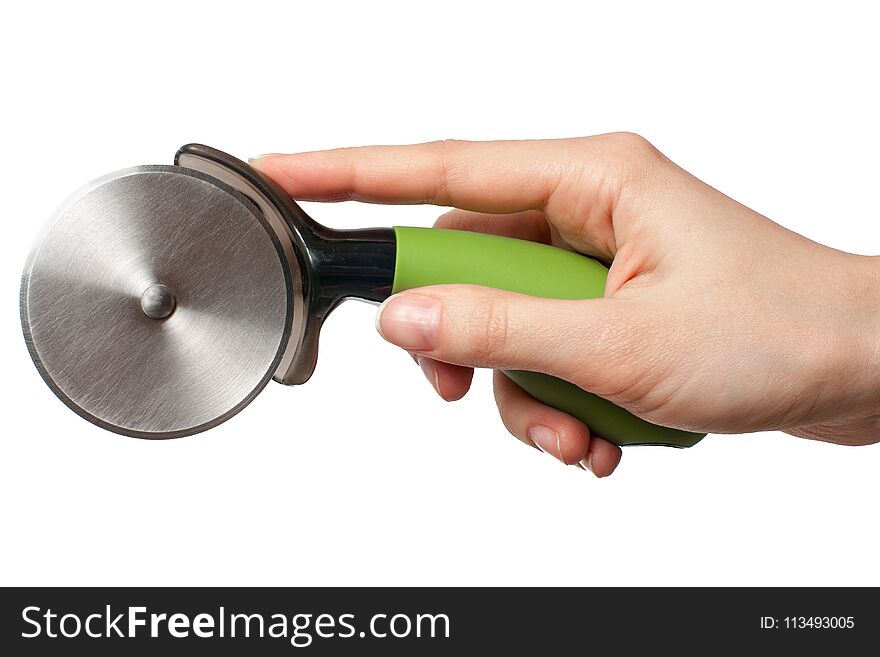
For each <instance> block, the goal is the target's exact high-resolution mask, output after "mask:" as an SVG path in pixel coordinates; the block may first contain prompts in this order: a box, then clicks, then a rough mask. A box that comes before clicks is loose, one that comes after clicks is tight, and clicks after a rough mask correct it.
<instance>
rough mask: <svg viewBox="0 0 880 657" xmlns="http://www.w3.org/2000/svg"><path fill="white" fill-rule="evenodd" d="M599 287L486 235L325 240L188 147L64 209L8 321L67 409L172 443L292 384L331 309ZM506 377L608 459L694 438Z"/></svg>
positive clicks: (273, 198) (559, 253) (218, 162)
mask: <svg viewBox="0 0 880 657" xmlns="http://www.w3.org/2000/svg"><path fill="white" fill-rule="evenodd" d="M606 275H607V269H606V268H605V267H604V266H603V265H602V264H601V263H599V262H597V261H595V260H592V259H590V258H587V257H585V256H581V255H579V254H575V253H571V252H569V251H565V250H563V249H557V248H554V247H552V246H547V245H544V244H536V243H532V242H527V241H522V240H516V239H510V238H504V237H497V236H493V235H482V234H477V233H470V232H464V231H452V230H439V229H430V228H403V227H397V228H393V229H392V228H372V229H361V230H335V229H331V228H328V227H326V226H322V225H321V224H319V223H317V222H316V221H315V220H313V219H312V218H311V217H309V216H308V215H307V214H306V213H305V212H304V211H303V210H302V209H301V208H300V207H299V206H298V205H297V204H296V203H295V202H294V201H292V200H291V199H290V198H289V197H288V196H287V195H286V194H285V193H284V192H283V191H282V190H281V189H280V188H279V187H278V186H277V185H275V184H274V183H273V182H272V181H271V180H269V179H268V178H266V177H264V176H263V175H262V174H260V173H259V172H258V171H256V170H255V169H254V168H252V167H251V166H249V165H248V164H246V163H244V162H242V161H240V160H238V159H236V158H234V157H231V156H229V155H227V154H225V153H222V152H221V151H218V150H216V149H213V148H209V147H207V146H203V145H200V144H189V145H186V146H184V147H183V148H181V149H180V151H178V153H177V155H176V157H175V159H174V164H173V165H171V166H140V167H134V168H131V169H125V170H123V171H117V172H115V173H111V174H108V175H106V176H104V177H102V178H100V179H98V180H96V181H94V182H92V183H91V184H89V185H87V186H85V187H84V188H82V189H81V190H79V191H78V192H76V193H75V194H74V195H73V196H72V197H71V198H70V199H69V200H68V201H67V202H66V203H65V204H64V206H63V207H62V208H61V210H60V211H59V212H58V213H57V216H56V217H55V218H54V220H52V221H51V222H50V223H49V224H48V226H47V228H46V229H45V232H44V234H43V235H42V237H41V238H40V239H39V240H38V241H37V244H36V246H35V247H34V249H33V251H32V253H31V255H30V257H29V259H28V261H27V264H26V266H25V270H24V275H23V277H22V286H21V318H22V326H23V330H24V335H25V340H26V342H27V346H28V349H29V350H30V354H31V357H32V358H33V361H34V363H35V364H36V366H37V369H38V370H39V372H40V374H41V375H42V377H43V379H44V380H45V381H46V383H47V384H48V385H49V387H50V388H51V389H52V391H53V392H54V393H55V394H56V395H57V396H58V397H59V398H60V399H61V400H62V401H63V402H64V403H65V404H67V405H68V406H69V407H70V408H71V409H73V410H74V411H76V412H77V413H78V414H80V415H81V416H82V417H84V418H86V419H87V420H89V421H91V422H93V423H95V424H96V425H98V426H100V427H103V428H105V429H109V430H110V431H115V432H117V433H120V434H124V435H127V436H135V437H138V438H175V437H180V436H187V435H190V434H194V433H198V432H200V431H204V430H206V429H210V428H211V427H214V426H216V425H218V424H220V423H221V422H223V421H224V420H227V419H228V418H230V417H231V416H233V415H234V414H236V413H237V412H238V411H240V410H241V409H242V408H244V407H245V406H247V404H248V403H249V402H250V401H251V400H252V399H253V398H254V397H255V396H256V395H257V394H258V393H259V392H260V390H262V389H263V387H264V386H265V385H266V384H267V383H268V382H269V380H270V379H274V380H275V381H278V382H280V383H283V384H288V385H290V384H300V383H305V382H306V381H307V380H308V379H309V377H310V376H311V374H312V371H313V370H314V368H315V363H316V360H317V355H318V336H319V334H320V331H321V326H322V324H323V322H324V319H325V318H326V317H327V315H328V314H329V313H330V312H331V311H332V310H333V309H334V308H335V307H336V306H337V305H338V304H339V303H340V302H342V301H343V300H345V299H349V298H360V299H365V300H367V301H372V302H377V303H378V302H381V301H382V300H384V299H385V298H386V297H388V296H389V295H390V294H392V293H394V292H399V291H401V290H405V289H409V288H413V287H419V286H423V285H432V284H439V283H471V284H479V285H488V286H492V287H497V288H502V289H507V290H514V291H517V292H521V293H525V294H531V295H535V296H542V297H549V298H560V299H582V298H593V297H601V296H602V295H603V294H604V289H605V279H606ZM505 373H506V374H507V376H509V377H510V378H511V379H513V380H514V381H515V382H516V383H517V384H519V385H520V386H522V387H523V388H524V389H525V390H526V391H527V392H529V393H530V394H531V395H532V396H534V397H535V398H537V399H539V400H540V401H542V402H544V403H546V404H549V405H550V406H554V407H556V408H558V409H560V410H562V411H565V412H566V413H570V414H571V415H574V416H575V417H577V418H579V419H581V420H583V421H584V422H586V423H587V424H588V425H589V426H590V427H591V428H592V430H593V431H594V432H595V433H596V434H597V435H601V436H603V437H605V438H607V439H608V440H611V441H612V442H615V443H617V444H619V445H630V444H655V445H670V446H677V447H688V446H691V445H693V444H695V443H696V442H697V441H699V440H700V439H701V438H702V437H703V436H702V435H701V434H695V433H689V432H686V431H681V430H677V429H670V428H666V427H660V426H656V425H652V424H649V423H647V422H645V421H643V420H641V419H639V418H637V417H635V416H634V415H632V414H630V413H628V412H627V411H625V410H623V409H621V408H619V407H617V406H614V405H613V404H611V403H610V402H608V401H607V400H605V399H602V398H600V397H597V396H595V395H592V394H590V393H587V392H585V391H584V390H582V389H580V388H578V387H577V386H574V385H572V384H571V383H568V382H565V381H562V380H560V379H555V378H553V377H550V376H548V375H545V374H538V373H534V372H519V371H516V372H505Z"/></svg>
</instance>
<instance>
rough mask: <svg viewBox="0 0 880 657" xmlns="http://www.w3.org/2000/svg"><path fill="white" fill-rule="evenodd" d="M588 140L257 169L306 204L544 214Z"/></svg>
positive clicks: (287, 161)
mask: <svg viewBox="0 0 880 657" xmlns="http://www.w3.org/2000/svg"><path fill="white" fill-rule="evenodd" d="M577 141H583V140H573V139H566V140H540V141H491V142H467V141H453V140H449V141H436V142H430V143H425V144H412V145H406V146H363V147H359V148H339V149H334V150H327V151H314V152H310V153H297V154H293V155H268V156H264V157H261V158H258V159H256V160H254V161H253V162H252V163H253V165H254V166H255V167H257V168H258V169H260V170H261V171H262V172H263V173H265V174H267V175H268V176H269V177H270V178H272V179H274V180H275V181H276V182H277V183H278V184H280V185H281V186H282V187H283V188H284V189H285V190H286V191H287V193H288V194H290V195H291V196H292V197H294V198H298V199H303V200H324V201H326V200H356V201H366V202H370V203H404V204H417V203H430V204H433V205H445V206H454V207H457V208H462V209H465V210H476V211H479V212H517V211H520V210H531V209H534V210H542V209H544V208H545V206H546V205H547V203H548V201H549V200H550V198H551V196H552V195H553V192H554V190H555V189H557V188H558V187H559V185H560V183H561V181H562V180H563V179H564V178H565V177H566V176H570V175H571V174H572V169H575V168H577V167H579V166H580V165H581V162H580V160H579V159H578V158H576V157H573V152H572V151H573V150H574V148H573V147H574V143H575V142H577Z"/></svg>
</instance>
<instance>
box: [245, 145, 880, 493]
mask: <svg viewBox="0 0 880 657" xmlns="http://www.w3.org/2000/svg"><path fill="white" fill-rule="evenodd" d="M254 165H255V166H256V167H257V168H259V169H260V170H261V171H263V172H264V173H266V174H267V175H269V176H270V177H272V178H273V179H275V180H276V181H277V182H278V183H279V184H280V185H281V186H282V187H283V188H284V189H285V190H286V191H287V192H288V193H289V194H290V195H291V196H293V197H294V198H297V199H304V200H320V201H339V200H357V201H366V202H374V203H409V204H415V203H431V204H434V205H444V206H453V207H455V208H457V209H455V210H452V211H451V212H448V213H447V214H444V215H443V216H441V217H440V219H439V220H438V221H437V223H436V225H437V226H438V227H442V228H454V229H460V230H471V231H478V232H484V233H494V234H498V235H506V236H510V237H517V238H521V239H527V240H533V241H539V242H546V243H550V244H554V245H556V246H560V247H563V248H568V249H573V250H576V251H579V252H581V253H584V254H587V255H589V256H592V257H594V258H597V259H599V260H603V261H605V262H612V264H611V269H610V273H609V276H608V281H607V286H606V289H605V298H603V299H590V300H581V301H565V300H555V299H539V298H535V297H529V296H525V295H520V294H515V293H512V292H505V291H500V290H495V289H491V288H484V287H478V286H464V285H440V286H431V287H426V288H420V289H416V290H410V291H407V292H403V293H400V294H396V295H394V296H392V297H391V298H389V299H388V300H387V301H385V303H384V304H383V305H382V307H381V309H380V316H379V322H378V326H379V327H380V332H381V334H382V335H383V337H385V339H387V340H388V341H390V342H392V343H394V344H396V345H398V346H400V347H402V348H404V349H406V350H407V351H409V352H411V353H412V354H413V355H414V357H415V358H416V360H417V361H418V362H419V363H420V365H421V367H422V369H423V370H424V372H425V374H426V376H427V377H428V379H429V381H431V383H432V385H433V386H434V388H435V389H436V390H437V392H438V393H439V394H440V396H441V397H443V398H444V399H447V400H450V401H451V400H455V399H460V398H461V397H462V396H464V394H465V393H466V392H467V390H468V389H469V387H470V384H471V378H472V376H473V368H474V367H489V368H493V369H496V370H500V369H519V370H531V371H536V372H545V373H547V374H551V375H554V376H557V377H559V378H562V379H566V380H568V381H570V382H572V383H574V384H576V385H578V386H580V387H582V388H584V389H585V390H588V391H590V392H593V393H595V394H598V395H600V396H602V397H605V398H607V399H609V400H610V401H612V402H613V403H615V404H617V405H619V406H621V407H623V408H625V409H627V410H629V411H631V412H632V413H634V414H635V415H637V416H639V417H641V418H643V419H645V420H648V421H650V422H653V423H656V424H661V425H665V426H670V427H676V428H680V429H686V430H690V431H699V432H715V433H740V432H750V431H761V430H768V429H780V430H783V431H786V432H788V433H790V434H792V435H795V436H800V437H804V438H813V439H818V440H825V441H830V442H836V443H840V444H849V445H856V444H867V443H873V442H877V441H878V440H880V414H878V408H880V404H878V402H880V383H878V381H877V380H876V379H877V374H876V372H877V371H878V368H877V364H878V344H877V342H878V341H877V338H876V337H875V333H876V329H877V327H876V321H875V318H877V317H878V316H880V315H878V305H880V295H877V294H876V293H875V290H876V289H877V282H878V271H880V270H878V268H880V265H878V263H877V261H876V258H873V257H864V256H856V255H852V254H848V253H844V252H841V251H837V250H834V249H831V248H829V247H826V246H823V245H821V244H817V243H815V242H812V241H810V240H808V239H806V238H804V237H802V236H800V235H798V234H796V233H793V232H791V231H789V230H787V229H785V228H783V227H781V226H779V225H777V224H775V223H773V222H772V221H770V220H769V219H767V218H766V217H763V216H761V215H760V214H758V213H756V212H754V211H752V210H750V209H748V208H746V207H744V206H742V205H740V204H739V203H737V202H736V201H733V200H732V199H730V198H728V197H727V196H724V195H723V194H721V193H720V192H718V191H717V190H715V189H713V188H711V187H709V186H708V185H706V184H705V183H703V182H701V181H699V180H697V179H696V178H694V177H693V176H691V175H690V174H688V173H687V172H685V171H684V170H682V169H681V168H679V167H678V166H676V165H675V164H673V163H672V162H671V161H669V160H668V159H667V158H666V157H664V156H663V155H662V154H661V153H660V152H658V151H657V150H656V149H654V148H653V147H652V146H651V145H650V144H649V143H648V142H646V141H645V140H644V139H642V138H640V137H638V136H636V135H631V134H611V135H601V136H597V137H587V138H581V139H566V140H547V141H508V142H457V141H444V142H436V143H430V144H419V145H412V146H371V147H364V148H348V149H337V150H331V151H321V152H314V153H301V154H296V155H271V156H265V157H262V158H259V159H257V160H255V161H254ZM549 318H552V320H551V319H549ZM495 399H496V402H497V404H498V408H499V411H500V413H501V417H502V420H503V422H504V424H505V426H506V427H507V428H508V430H509V431H510V432H511V433H512V434H513V435H515V436H516V437H518V438H519V439H520V440H523V441H524V442H526V443H528V444H531V445H534V446H537V447H539V448H541V449H542V450H543V451H545V452H548V453H550V454H552V455H553V456H555V457H556V458H558V459H560V460H562V461H563V462H564V463H566V464H580V465H581V466H582V467H586V468H589V469H591V470H592V471H593V472H594V473H595V474H596V475H597V476H607V475H608V474H610V473H611V472H612V471H613V470H614V469H615V467H616V466H617V464H618V462H619V460H620V455H621V452H620V449H619V448H618V447H617V446H615V445H613V444H611V443H610V442H607V441H605V440H603V439H602V438H601V437H598V436H591V435H590V430H589V428H588V427H587V426H585V425H584V424H583V423H582V422H580V421H578V420H576V419H574V418H573V417H571V416H569V415H567V414H565V413H563V412H561V411H558V410H556V409H553V408H550V407H547V406H544V405H543V404H541V403H539V402H538V401H536V400H535V399H533V398H532V397H530V396H529V395H528V394H526V393H525V392H524V391H523V390H521V389H520V388H519V387H518V386H516V384H514V383H512V382H511V381H510V380H509V379H508V378H507V377H505V376H503V375H501V374H500V373H499V372H496V373H495Z"/></svg>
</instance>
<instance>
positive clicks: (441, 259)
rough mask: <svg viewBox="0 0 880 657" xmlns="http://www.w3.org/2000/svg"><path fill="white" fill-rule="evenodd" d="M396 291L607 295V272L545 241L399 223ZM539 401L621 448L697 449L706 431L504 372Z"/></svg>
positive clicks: (564, 385)
mask: <svg viewBox="0 0 880 657" xmlns="http://www.w3.org/2000/svg"><path fill="white" fill-rule="evenodd" d="M394 233H395V236H396V238H397V258H396V265H395V271H394V284H393V288H392V292H395V293H396V292H401V291H403V290H408V289H411V288H415V287H423V286H425V285H439V284H446V283H465V284H470V285H485V286H488V287H494V288H498V289H501V290H510V291H512V292H520V293H522V294H529V295H532V296H536V297H546V298H551V299H594V298H598V297H602V296H604V294H605V280H606V278H607V276H608V269H607V268H606V267H605V266H604V265H602V264H601V263H599V262H597V261H595V260H593V259H592V258H588V257H586V256H583V255H580V254H577V253H572V252H571V251H565V250H563V249H558V248H556V247H553V246H548V245H546V244H538V243H536V242H528V241H525V240H518V239H513V238H509V237H499V236H497V235H484V234H482V233H471V232H467V231H458V230H444V229H440V228H407V227H401V226H396V227H395V228H394ZM504 373H505V374H506V375H507V376H509V377H510V378H511V379H512V380H513V381H515V382H516V383H517V384H518V385H520V386H521V387H522V388H523V389H524V390H525V391H526V392H528V393H529V394H530V395H531V396H532V397H534V398H535V399H538V400H539V401H541V402H543V403H545V404H547V405H548V406H552V407H554V408H557V409H559V410H561V411H564V412H565V413H568V414H569V415H573V416H574V417H576V418H578V419H579V420H581V421H582V422H584V423H586V424H587V425H588V426H589V427H590V430H591V431H592V432H593V433H595V434H596V435H599V436H602V437H603V438H606V439H607V440H610V441H611V442H613V443H615V444H617V445H666V446H669V447H691V446H692V445H695V444H696V443H697V442H699V440H700V439H701V438H703V436H705V434H699V433H691V432H689V431H682V430H680V429H670V428H668V427H661V426H658V425H655V424H651V423H649V422H646V421H644V420H642V419H640V418H637V417H636V416H635V415H633V414H632V413H630V412H629V411H626V410H624V409H622V408H620V407H619V406H615V405H614V404H612V403H611V402H609V401H608V400H607V399H603V398H602V397H598V396H596V395H594V394H591V393H589V392H587V391H585V390H583V389H581V388H579V387H577V386H575V385H574V384H572V383H569V382H567V381H563V380H561V379H557V378H555V377H552V376H549V375H547V374H538V373H535V372H522V371H505V372H504Z"/></svg>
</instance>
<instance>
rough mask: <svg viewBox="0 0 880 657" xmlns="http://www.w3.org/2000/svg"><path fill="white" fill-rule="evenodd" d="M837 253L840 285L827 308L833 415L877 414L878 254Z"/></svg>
mask: <svg viewBox="0 0 880 657" xmlns="http://www.w3.org/2000/svg"><path fill="white" fill-rule="evenodd" d="M842 256H843V258H844V262H843V263H842V267H841V269H840V270H839V271H841V272H842V276H841V280H840V282H841V283H842V286H841V287H840V288H839V292H838V294H839V298H838V299H836V300H834V299H832V300H830V303H831V304H833V305H831V307H830V309H829V310H830V312H829V314H830V315H831V316H832V320H831V321H832V324H833V329H832V331H831V336H830V344H831V349H830V350H829V351H830V353H831V358H832V360H831V362H830V363H828V366H829V367H830V368H831V369H830V371H831V376H830V377H829V383H833V382H836V383H837V385H838V386H839V388H840V390H839V393H838V394H839V400H838V408H837V409H836V416H837V417H836V418H835V419H850V418H866V417H873V416H874V415H877V414H880V257H877V256H855V255H850V254H842ZM832 287H836V286H832ZM832 294H834V291H833V290H832Z"/></svg>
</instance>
